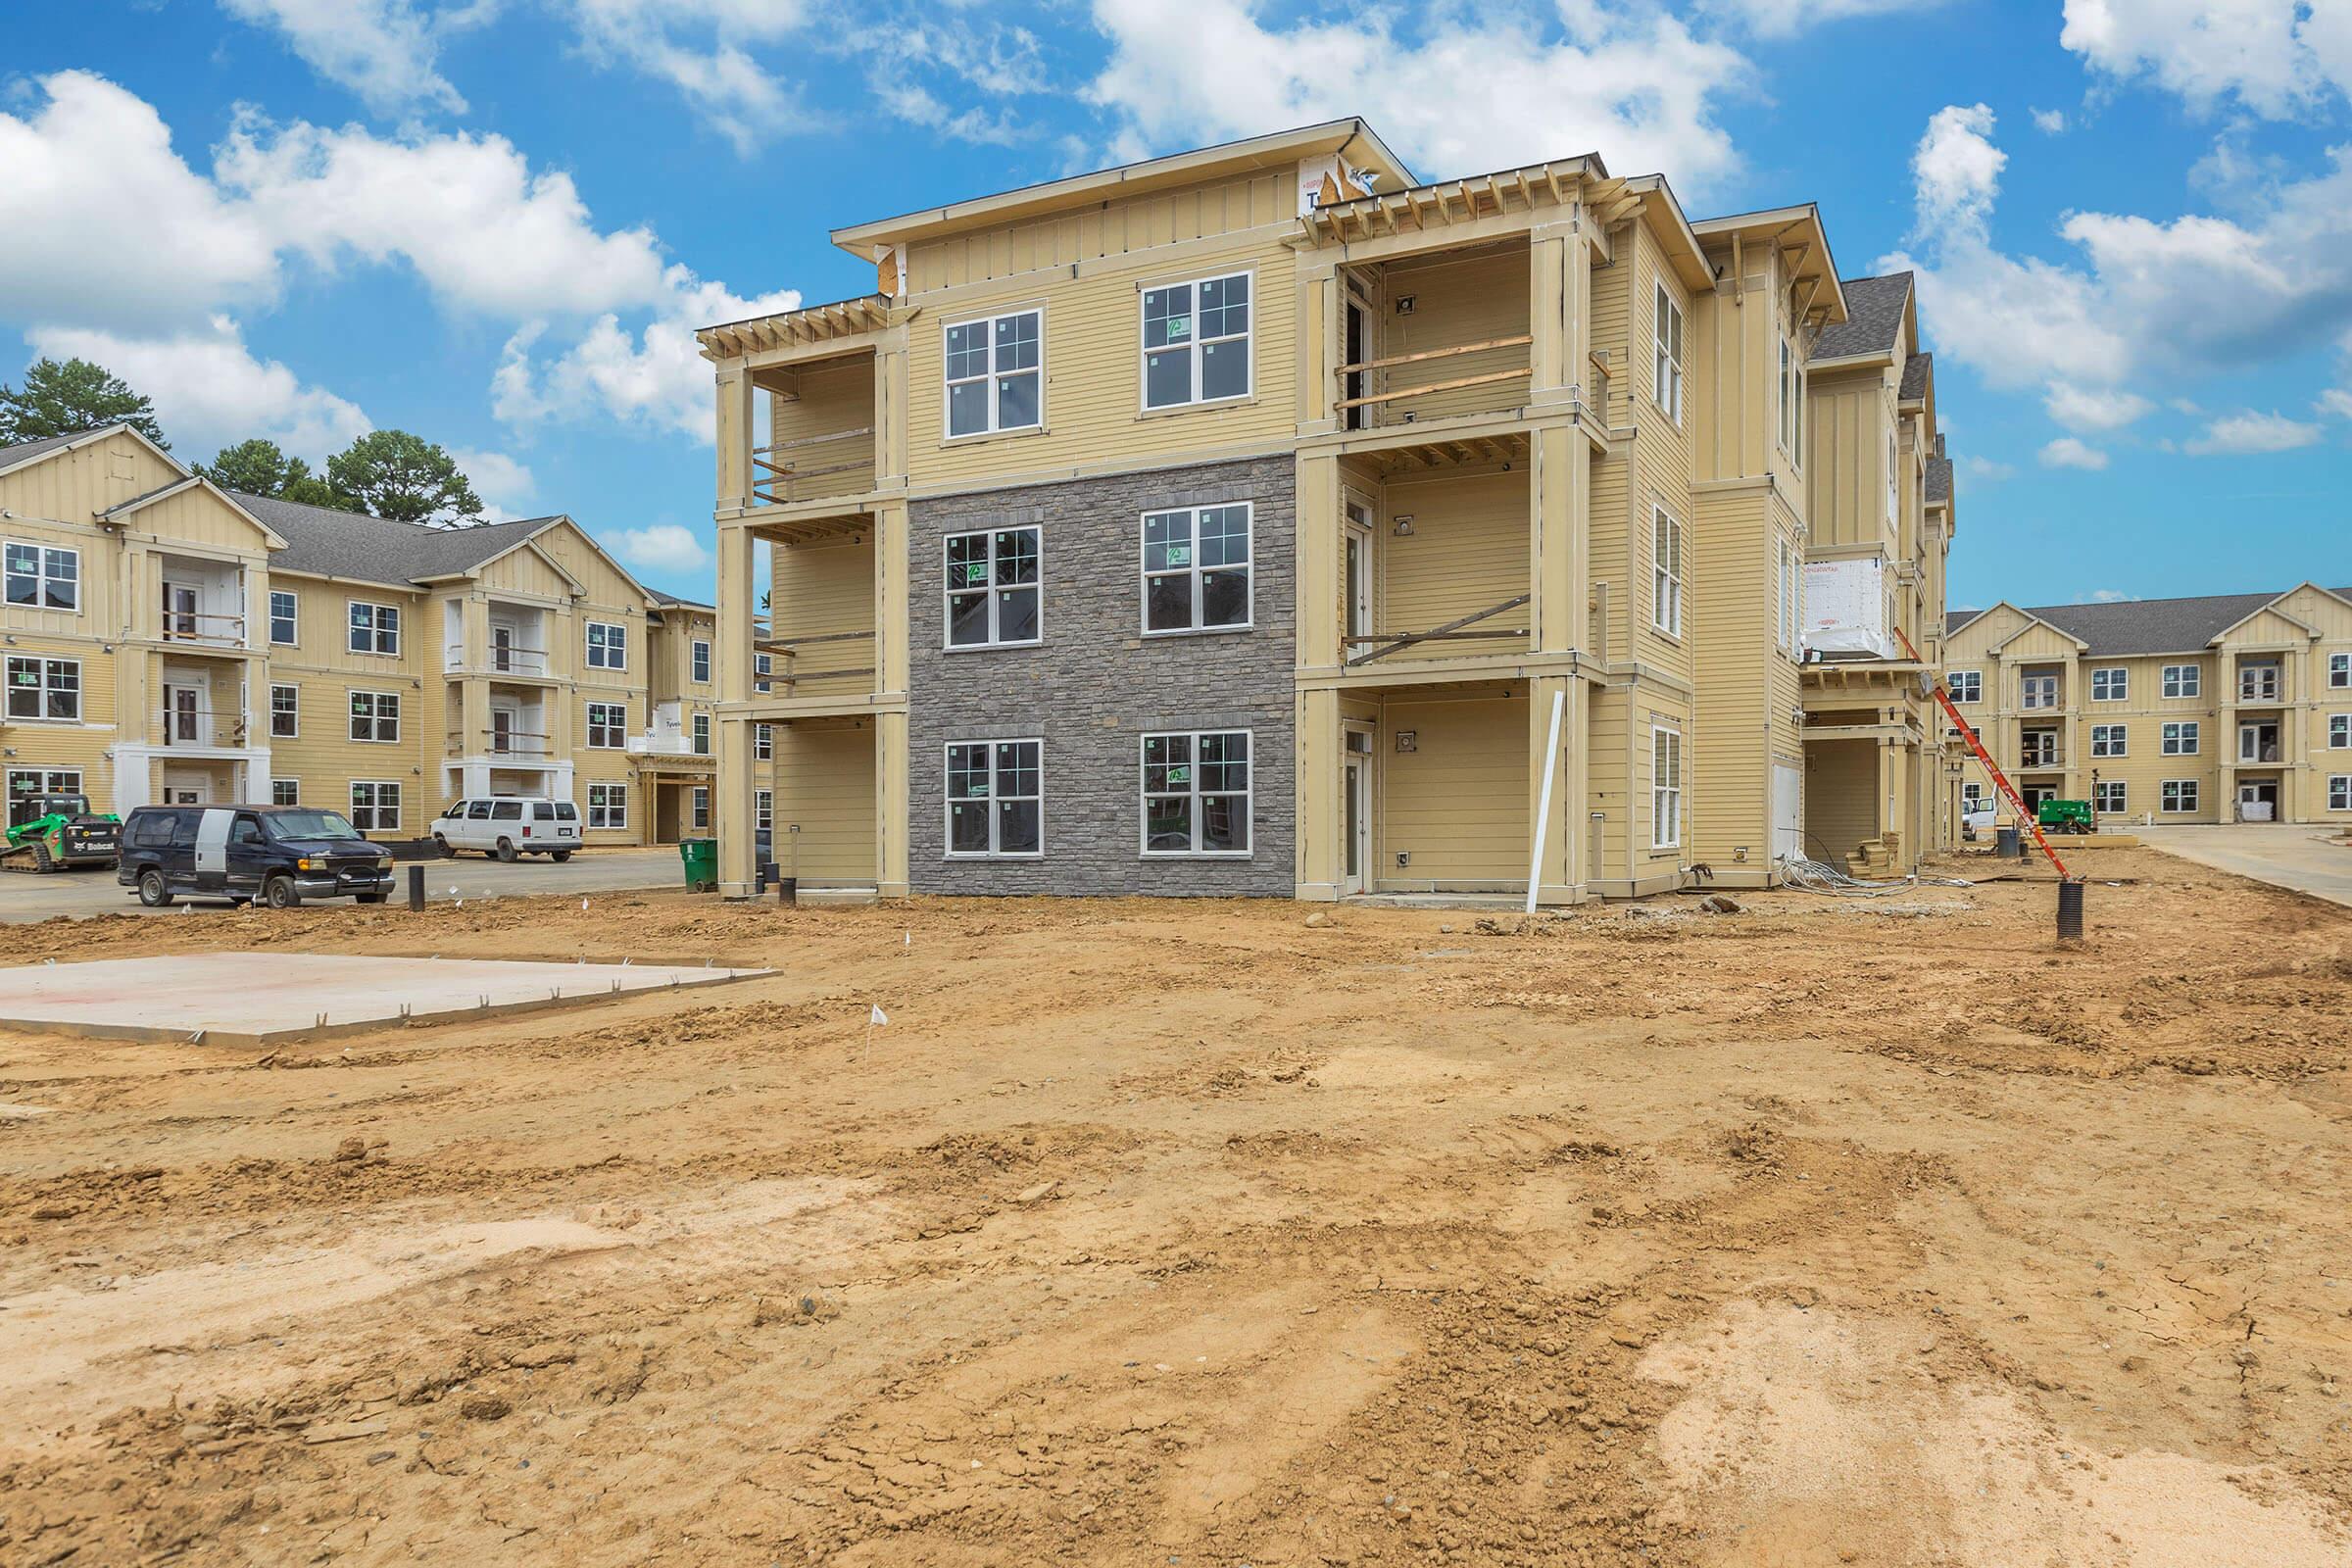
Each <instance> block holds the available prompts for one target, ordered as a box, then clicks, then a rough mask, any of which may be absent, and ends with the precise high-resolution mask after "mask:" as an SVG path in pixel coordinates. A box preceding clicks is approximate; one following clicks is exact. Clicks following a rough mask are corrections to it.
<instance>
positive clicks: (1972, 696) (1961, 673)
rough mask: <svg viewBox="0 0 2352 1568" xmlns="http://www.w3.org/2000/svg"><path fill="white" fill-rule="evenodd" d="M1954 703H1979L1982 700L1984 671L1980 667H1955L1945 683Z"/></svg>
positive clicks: (1983, 696) (1983, 697)
mask: <svg viewBox="0 0 2352 1568" xmlns="http://www.w3.org/2000/svg"><path fill="white" fill-rule="evenodd" d="M1947 684H1948V685H1950V687H1951V689H1952V701H1953V702H1955V703H1981V702H1983V701H1984V700H1985V672H1984V671H1983V670H1981V669H1955V670H1953V671H1952V678H1951V680H1950V681H1949V682H1948V683H1947Z"/></svg>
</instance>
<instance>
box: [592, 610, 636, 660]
mask: <svg viewBox="0 0 2352 1568" xmlns="http://www.w3.org/2000/svg"><path fill="white" fill-rule="evenodd" d="M588 667H589V668H590V669H626V668H628V667H629V628H628V627H626V626H623V625H621V624H620V623H619V622H618V621H613V620H592V621H590V622H588Z"/></svg>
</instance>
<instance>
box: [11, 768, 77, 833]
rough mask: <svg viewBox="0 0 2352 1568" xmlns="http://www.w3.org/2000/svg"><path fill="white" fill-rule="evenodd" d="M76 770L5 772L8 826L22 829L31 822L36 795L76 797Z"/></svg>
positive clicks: (26, 769)
mask: <svg viewBox="0 0 2352 1568" xmlns="http://www.w3.org/2000/svg"><path fill="white" fill-rule="evenodd" d="M81 792H82V790H81V769H80V768H78V767H12V768H10V769H9V770H8V825H9V826H10V827H22V826H23V825H24V824H25V823H26V822H29V821H31V820H32V817H33V814H34V813H33V809H32V807H33V802H32V799H31V798H32V797H33V796H36V795H79V794H80V793H81Z"/></svg>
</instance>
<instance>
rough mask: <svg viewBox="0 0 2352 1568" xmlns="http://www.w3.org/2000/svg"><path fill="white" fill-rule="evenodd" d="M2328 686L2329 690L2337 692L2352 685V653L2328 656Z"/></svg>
mask: <svg viewBox="0 0 2352 1568" xmlns="http://www.w3.org/2000/svg"><path fill="white" fill-rule="evenodd" d="M2327 686H2328V689H2329V690H2331V691H2339V692H2340V691H2342V690H2344V689H2345V688H2346V687H2348V686H2352V654H2329V655H2328V656H2327Z"/></svg>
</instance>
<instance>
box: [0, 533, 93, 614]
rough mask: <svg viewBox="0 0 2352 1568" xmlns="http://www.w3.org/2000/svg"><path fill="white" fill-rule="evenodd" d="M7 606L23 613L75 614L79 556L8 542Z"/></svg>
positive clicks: (78, 604) (51, 547) (49, 547)
mask: <svg viewBox="0 0 2352 1568" xmlns="http://www.w3.org/2000/svg"><path fill="white" fill-rule="evenodd" d="M5 554H6V558H7V565H8V571H7V578H8V602H9V603H10V604H12V605H15V606H17V607H18V608H19V609H23V610H79V609H80V608H81V552H80V551H78V550H67V549H63V548H60V547H59V546H57V545H41V544H27V543H24V542H22V541H20V540H16V539H11V540H9V541H8V544H7V547H6V551H5Z"/></svg>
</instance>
